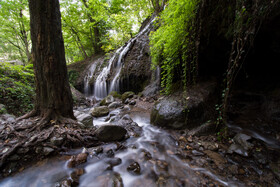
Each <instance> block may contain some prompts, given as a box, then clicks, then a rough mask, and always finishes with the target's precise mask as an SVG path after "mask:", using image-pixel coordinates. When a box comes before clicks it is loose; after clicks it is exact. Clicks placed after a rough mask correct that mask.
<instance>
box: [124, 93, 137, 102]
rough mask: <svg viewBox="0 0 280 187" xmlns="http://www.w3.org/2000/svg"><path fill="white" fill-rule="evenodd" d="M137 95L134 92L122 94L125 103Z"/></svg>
mask: <svg viewBox="0 0 280 187" xmlns="http://www.w3.org/2000/svg"><path fill="white" fill-rule="evenodd" d="M134 95H135V93H134V92H125V93H123V94H122V102H123V103H124V102H125V101H126V99H128V98H132V97H133V96H134Z"/></svg>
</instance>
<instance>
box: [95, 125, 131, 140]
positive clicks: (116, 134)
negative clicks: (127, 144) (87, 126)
mask: <svg viewBox="0 0 280 187" xmlns="http://www.w3.org/2000/svg"><path fill="white" fill-rule="evenodd" d="M126 132H127V131H126V129H125V128H123V127H121V126H117V125H112V124H109V125H103V126H101V127H99V128H98V129H97V130H96V137H97V138H98V139H99V140H101V141H103V142H110V141H121V140H123V139H124V137H125V135H126Z"/></svg>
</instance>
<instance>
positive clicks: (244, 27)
mask: <svg viewBox="0 0 280 187" xmlns="http://www.w3.org/2000/svg"><path fill="white" fill-rule="evenodd" d="M278 3H279V0H276V1H262V0H254V1H252V0H236V8H235V10H236V11H235V21H234V25H233V26H234V30H233V31H234V33H233V41H232V48H231V53H230V57H229V62H228V68H227V70H226V78H225V88H224V90H223V93H222V99H223V103H222V105H221V108H220V109H221V111H220V115H221V116H219V117H218V118H217V119H218V122H217V123H218V124H220V123H221V122H225V121H226V112H227V109H228V104H229V98H230V93H231V90H232V85H233V83H234V80H235V78H236V76H237V75H238V72H239V70H240V69H241V67H242V65H243V63H244V60H245V58H246V56H247V54H248V52H249V50H250V48H251V46H252V45H253V42H254V39H255V37H256V35H257V33H258V31H259V29H260V27H261V25H262V22H263V21H264V19H265V18H266V17H267V16H268V15H269V13H270V12H271V10H273V8H274V7H275V6H276V5H277V4H278Z"/></svg>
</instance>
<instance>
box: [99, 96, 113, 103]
mask: <svg viewBox="0 0 280 187" xmlns="http://www.w3.org/2000/svg"><path fill="white" fill-rule="evenodd" d="M114 101H115V99H114V97H113V96H112V95H108V96H107V97H105V98H104V99H103V100H102V101H101V102H100V106H108V105H109V104H111V103H112V102H114Z"/></svg>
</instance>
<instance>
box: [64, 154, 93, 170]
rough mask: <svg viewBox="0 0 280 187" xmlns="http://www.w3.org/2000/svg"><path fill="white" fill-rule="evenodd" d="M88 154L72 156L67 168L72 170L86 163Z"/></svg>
mask: <svg viewBox="0 0 280 187" xmlns="http://www.w3.org/2000/svg"><path fill="white" fill-rule="evenodd" d="M87 156H88V153H80V154H78V155H75V156H72V157H71V158H70V160H69V162H68V164H67V166H68V167H69V168H74V167H76V166H78V165H80V164H82V163H85V162H86V161H87Z"/></svg>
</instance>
